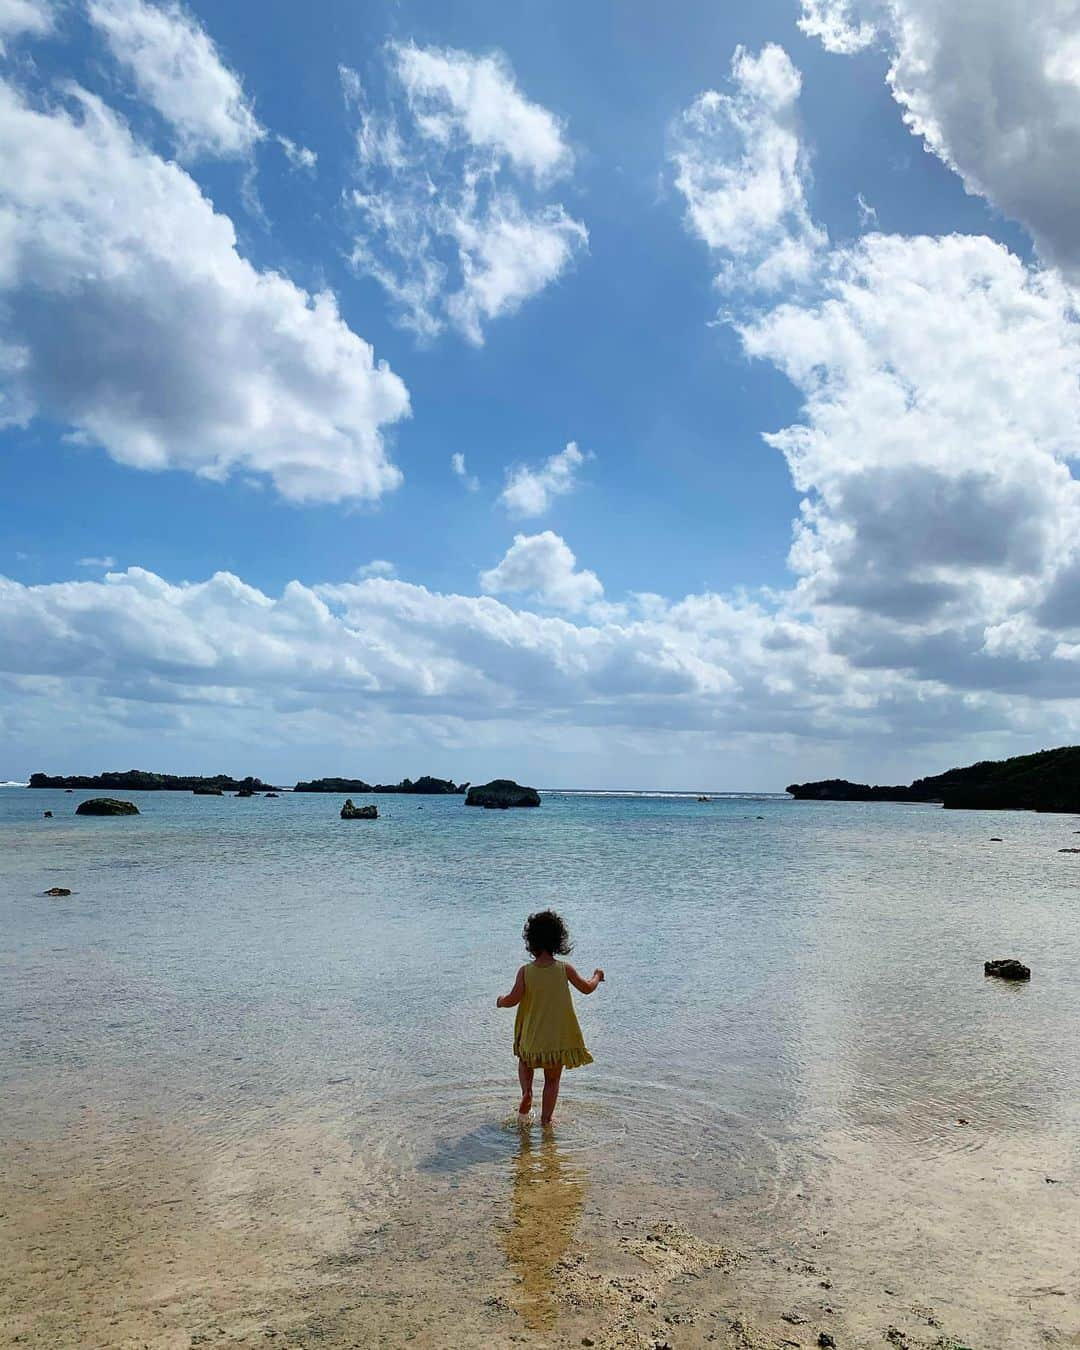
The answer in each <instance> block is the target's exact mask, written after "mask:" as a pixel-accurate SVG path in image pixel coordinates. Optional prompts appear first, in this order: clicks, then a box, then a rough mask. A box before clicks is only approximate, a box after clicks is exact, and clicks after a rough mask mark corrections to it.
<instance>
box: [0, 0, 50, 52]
mask: <svg viewBox="0 0 1080 1350" xmlns="http://www.w3.org/2000/svg"><path fill="white" fill-rule="evenodd" d="M55 21H56V10H55V8H54V6H53V3H52V0H0V53H3V50H4V41H5V39H7V38H15V37H22V35H23V34H24V33H26V34H29V35H30V36H31V37H43V36H44V35H45V34H46V33H48V32H50V31H51V30H52V27H53V24H54V23H55Z"/></svg>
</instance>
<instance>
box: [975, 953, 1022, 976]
mask: <svg viewBox="0 0 1080 1350" xmlns="http://www.w3.org/2000/svg"><path fill="white" fill-rule="evenodd" d="M983 974H984V975H996V976H997V978H998V979H999V980H1030V979H1031V970H1030V969H1029V967H1027V966H1025V965H1024V963H1023V962H1022V961H1017V960H1014V959H1013V958H1012V957H1008V958H1007V959H1005V960H1003V961H984V962H983Z"/></svg>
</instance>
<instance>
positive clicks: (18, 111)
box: [0, 84, 409, 501]
mask: <svg viewBox="0 0 1080 1350" xmlns="http://www.w3.org/2000/svg"><path fill="white" fill-rule="evenodd" d="M68 93H69V96H70V102H71V110H70V111H69V110H68V109H66V108H62V107H57V108H53V109H50V110H48V111H38V110H36V109H35V108H32V107H30V106H29V105H28V104H27V103H26V102H24V100H23V99H22V97H21V96H20V95H19V94H17V93H16V92H15V91H14V90H13V89H12V88H11V87H10V86H7V85H3V84H0V296H2V297H3V300H4V307H3V311H2V314H0V390H2V393H0V422H3V423H7V424H9V425H10V424H12V423H17V424H24V423H26V422H27V421H28V420H29V419H30V418H31V417H32V416H33V415H34V414H35V413H36V412H37V411H38V410H39V409H40V410H41V411H42V412H43V413H45V414H47V415H48V416H50V417H52V418H54V419H55V420H57V421H60V422H63V423H66V424H67V425H69V426H70V427H72V428H74V429H75V430H76V431H77V432H79V433H83V434H84V435H85V436H86V437H88V438H90V439H91V440H92V441H94V442H96V443H98V444H100V445H102V446H104V447H105V449H106V450H108V452H109V454H110V455H112V457H113V458H114V459H117V460H119V461H120V462H122V463H124V464H128V465H132V466H135V467H138V468H143V469H165V468H182V469H189V470H192V471H194V472H196V473H198V474H200V475H202V476H205V477H208V478H215V479H222V478H225V477H226V476H227V475H228V474H229V473H230V472H232V471H234V470H246V471H249V472H253V473H256V474H265V475H267V476H268V477H270V478H271V479H272V480H273V482H274V483H275V485H276V486H277V488H278V490H279V491H280V492H281V493H282V494H283V495H284V496H286V497H289V498H291V499H293V500H295V501H337V500H340V499H342V498H349V497H351V498H368V499H374V498H377V497H379V496H380V495H381V494H382V493H384V492H387V491H389V490H391V489H393V488H394V487H396V486H397V484H398V483H399V482H400V478H401V475H400V473H399V471H398V470H397V469H396V468H395V467H394V466H393V465H392V464H391V463H390V462H389V460H388V458H387V455H386V450H385V446H384V444H383V440H382V436H381V428H382V427H383V426H385V425H387V424H389V423H393V422H395V421H397V420H398V419H399V418H401V417H404V416H406V415H407V414H408V411H409V403H408V394H407V392H406V389H405V386H404V385H403V384H402V382H401V380H400V379H398V377H397V376H396V375H395V374H393V373H392V372H391V371H390V370H389V369H388V368H387V366H386V365H385V363H378V364H377V363H376V362H375V360H374V357H373V354H372V349H371V347H370V346H369V345H368V344H367V343H366V342H364V341H363V340H362V339H361V338H359V337H358V336H357V335H356V334H355V333H353V332H352V331H351V330H350V329H349V328H348V327H347V326H346V324H345V323H344V321H343V320H342V318H341V316H340V314H339V312H338V308H337V304H336V302H335V299H334V297H333V295H331V294H330V293H329V292H323V293H320V294H317V295H309V294H308V293H307V292H306V291H303V290H301V289H300V288H299V287H297V286H295V285H294V284H293V283H292V282H290V281H289V280H288V279H287V278H285V277H284V276H281V275H280V274H278V273H273V272H260V271H258V270H256V269H255V268H254V267H252V266H251V264H250V263H248V262H247V261H246V260H245V259H244V258H242V257H241V256H240V255H239V253H238V252H237V250H236V238H235V232H234V230H233V226H232V223H231V221H230V220H229V219H228V218H227V217H225V216H222V215H219V214H217V213H215V211H214V209H213V207H212V206H211V204H210V202H209V201H207V199H206V198H205V197H204V196H203V195H202V193H201V192H200V190H199V188H198V187H197V185H196V184H195V183H194V182H193V181H192V179H191V178H189V177H188V175H187V174H185V173H184V172H183V171H182V170H181V169H180V168H178V167H177V166H176V165H175V164H168V163H165V162H164V161H163V160H161V159H159V158H158V157H156V156H155V155H153V154H151V153H150V152H149V151H148V150H147V149H146V148H145V147H143V146H141V145H140V144H139V143H138V142H136V141H135V140H134V139H133V138H132V136H131V134H130V132H129V131H128V129H127V128H126V127H125V126H124V125H123V123H122V122H120V121H119V120H118V119H117V118H116V116H115V115H114V114H112V113H111V112H110V111H109V110H108V109H107V108H106V107H105V106H104V105H103V104H102V103H101V102H100V101H99V100H98V99H96V98H94V97H93V96H91V95H89V94H87V93H85V92H84V91H82V90H79V89H77V88H74V87H71V88H69V90H68ZM103 184H107V185H108V191H107V192H105V191H103V190H102V185H103Z"/></svg>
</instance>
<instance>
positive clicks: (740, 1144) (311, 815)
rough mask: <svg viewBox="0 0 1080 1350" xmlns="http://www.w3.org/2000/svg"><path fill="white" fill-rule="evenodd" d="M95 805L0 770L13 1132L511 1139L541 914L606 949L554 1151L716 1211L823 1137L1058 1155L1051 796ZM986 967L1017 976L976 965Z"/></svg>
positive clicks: (401, 1141) (1058, 1022)
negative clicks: (616, 1158)
mask: <svg viewBox="0 0 1080 1350" xmlns="http://www.w3.org/2000/svg"><path fill="white" fill-rule="evenodd" d="M90 795H93V794H91V793H76V794H73V795H69V794H64V793H62V792H52V791H35V792H31V791H29V790H21V789H5V790H2V791H0V916H2V917H0V923H2V927H3V946H2V954H0V1133H3V1134H4V1135H5V1136H7V1137H11V1136H13V1135H14V1136H19V1137H41V1136H47V1135H49V1134H54V1135H57V1136H59V1135H61V1134H62V1132H63V1131H64V1129H65V1128H66V1127H67V1125H69V1124H70V1123H71V1122H72V1121H73V1120H75V1119H76V1118H77V1115H78V1113H79V1112H80V1111H81V1110H83V1109H84V1108H85V1107H86V1106H87V1105H88V1104H90V1105H93V1106H94V1107H96V1108H98V1109H101V1110H104V1111H107V1112H108V1113H109V1115H110V1118H111V1119H113V1120H114V1121H116V1122H118V1123H119V1124H123V1123H124V1122H128V1123H130V1124H132V1126H133V1127H134V1125H135V1124H136V1123H137V1122H139V1121H144V1120H147V1119H153V1120H161V1121H167V1122H171V1121H176V1122H180V1123H183V1124H184V1125H185V1126H187V1127H190V1128H194V1129H197V1130H200V1131H203V1132H205V1133H206V1135H207V1137H215V1136H220V1137H221V1138H235V1137H236V1136H238V1135H243V1134H244V1133H245V1131H247V1130H249V1129H251V1128H253V1126H254V1125H255V1124H256V1123H260V1122H261V1123H264V1124H265V1123H266V1122H268V1121H269V1122H272V1121H276V1120H280V1119H282V1118H283V1117H285V1116H287V1115H288V1114H289V1113H296V1112H301V1113H303V1114H304V1116H305V1118H307V1119H311V1120H319V1121H324V1122H336V1123H337V1124H339V1125H342V1126H343V1127H344V1128H347V1129H348V1130H349V1131H351V1132H352V1133H353V1135H354V1136H357V1135H363V1137H364V1139H365V1140H366V1141H367V1146H368V1147H369V1149H370V1150H371V1151H372V1152H373V1153H376V1154H381V1155H384V1156H388V1157H389V1156H391V1155H392V1157H393V1159H394V1166H395V1168H397V1169H399V1171H400V1172H401V1173H402V1175H404V1174H407V1173H408V1172H409V1171H410V1169H411V1170H415V1171H422V1170H424V1169H428V1170H431V1169H435V1170H440V1169H441V1170H443V1171H447V1170H451V1171H452V1170H453V1169H455V1168H462V1167H467V1166H470V1165H471V1164H472V1163H474V1162H477V1161H478V1160H479V1161H482V1160H483V1159H484V1158H485V1157H486V1156H487V1155H488V1154H489V1153H496V1154H499V1153H500V1152H505V1150H506V1149H507V1148H508V1147H509V1145H508V1144H507V1143H506V1134H505V1131H504V1130H503V1128H502V1123H503V1119H504V1117H505V1113H506V1111H507V1109H512V1107H513V1100H514V1098H513V1092H514V1061H513V1060H512V1058H511V1054H510V1040H511V1024H512V1018H513V1015H512V1014H511V1013H504V1012H500V1011H497V1010H496V1009H495V1007H494V1001H495V996H496V994H498V993H499V992H502V991H504V990H505V989H507V988H509V986H510V983H511V981H512V978H513V974H514V971H515V969H516V967H517V965H518V964H519V963H520V961H521V959H522V955H523V953H522V948H521V942H520V930H521V924H522V921H523V919H524V917H525V915H526V914H527V913H528V912H529V911H530V910H534V909H538V908H542V907H545V906H548V905H552V906H555V907H557V908H558V909H560V910H561V911H562V912H563V913H564V914H565V915H566V917H567V919H568V921H569V923H570V925H571V928H572V931H573V936H574V939H575V942H576V948H575V953H574V957H573V959H574V960H575V961H576V962H578V963H579V964H580V966H581V967H582V968H584V969H586V970H591V969H592V968H593V966H594V965H602V966H603V967H604V968H605V970H606V971H607V983H606V985H604V986H603V987H602V988H601V990H600V991H599V992H598V993H597V994H596V995H594V996H593V997H592V998H591V999H588V1000H585V999H579V1001H578V1002H579V1016H580V1019H581V1021H582V1025H583V1028H584V1030H585V1033H586V1038H587V1041H588V1043H589V1046H590V1048H591V1050H592V1052H593V1054H594V1056H595V1060H596V1063H595V1065H594V1066H592V1067H590V1068H587V1069H584V1070H581V1071H579V1072H577V1073H573V1074H568V1075H567V1077H566V1087H565V1090H564V1097H565V1104H564V1108H563V1134H562V1138H561V1143H562V1146H563V1147H564V1148H566V1149H568V1150H574V1149H579V1150H582V1151H588V1150H592V1151H594V1152H596V1153H598V1154H601V1155H604V1156H607V1155H609V1154H610V1153H611V1152H612V1150H613V1149H617V1151H618V1152H619V1154H620V1156H621V1157H622V1158H624V1159H625V1158H633V1159H639V1160H642V1161H644V1160H648V1164H649V1166H650V1168H651V1169H653V1170H654V1171H656V1172H658V1174H659V1175H664V1174H665V1171H667V1172H670V1174H671V1176H672V1177H678V1178H680V1179H683V1180H687V1179H689V1180H690V1181H692V1182H694V1183H695V1184H698V1185H700V1186H701V1187H704V1188H707V1189H708V1190H709V1191H710V1192H712V1193H715V1194H716V1196H717V1197H718V1198H720V1199H722V1198H723V1196H724V1195H725V1194H733V1193H735V1192H740V1193H744V1194H745V1193H754V1191H755V1189H757V1190H760V1192H761V1194H762V1195H763V1196H767V1195H768V1194H770V1193H771V1192H770V1187H775V1186H776V1184H777V1178H780V1177H790V1176H792V1175H796V1174H798V1173H799V1172H800V1170H803V1169H805V1168H806V1167H809V1166H810V1165H812V1160H813V1158H814V1157H815V1156H816V1150H817V1149H818V1148H819V1146H820V1140H821V1139H822V1138H823V1137H824V1136H825V1135H826V1134H828V1135H829V1136H830V1137H831V1138H833V1139H835V1138H836V1137H838V1136H839V1137H846V1138H848V1139H850V1140H851V1141H852V1142H853V1143H855V1144H860V1145H867V1146H869V1147H871V1148H873V1149H874V1150H875V1151H876V1152H878V1153H879V1154H880V1156H881V1157H882V1158H883V1159H885V1160H888V1159H889V1158H892V1157H895V1158H897V1159H899V1158H901V1157H902V1158H904V1159H906V1160H908V1162H909V1163H910V1160H911V1159H912V1158H915V1159H916V1160H917V1159H918V1158H919V1157H923V1156H925V1158H926V1159H928V1160H931V1159H934V1158H939V1157H941V1156H942V1155H944V1154H947V1153H948V1152H949V1151H950V1150H953V1149H958V1148H983V1149H990V1150H991V1151H993V1150H995V1149H997V1150H999V1151H1000V1152H1001V1154H1002V1156H1004V1155H1005V1153H1006V1152H1007V1151H1008V1149H1009V1148H1010V1147H1012V1146H1013V1145H1015V1144H1016V1143H1017V1141H1023V1144H1024V1147H1026V1148H1029V1149H1030V1148H1031V1147H1032V1146H1033V1145H1032V1141H1033V1140H1035V1141H1036V1143H1037V1147H1038V1149H1039V1150H1041V1152H1040V1154H1039V1156H1040V1157H1041V1156H1046V1157H1047V1158H1051V1159H1055V1160H1056V1163H1055V1165H1057V1166H1058V1168H1059V1170H1063V1171H1067V1170H1068V1169H1070V1168H1074V1166H1075V1158H1074V1143H1073V1141H1074V1140H1075V1138H1076V1130H1077V1125H1078V1123H1080V1114H1078V1103H1080V1041H1078V1038H1077V1034H1076V1033H1077V1029H1078V1017H1077V1012H1076V1005H1075V997H1074V995H1075V978H1076V970H1077V969H1078V967H1080V922H1078V910H1080V856H1072V855H1066V854H1059V853H1058V852H1057V849H1058V848H1059V847H1062V846H1068V845H1071V844H1072V843H1074V842H1075V841H1076V836H1075V835H1074V833H1073V831H1074V829H1080V820H1073V819H1072V818H1070V817H1053V816H1034V815H1020V814H1007V813H1003V814H976V813H963V812H945V811H942V810H940V809H938V808H935V807H922V806H893V805H885V804H812V803H796V802H792V801H789V800H788V799H786V798H753V797H746V798H729V799H724V800H714V801H712V802H711V803H709V804H700V803H698V802H696V801H695V800H694V799H693V798H692V797H690V798H681V797H675V796H638V797H624V796H597V795H580V796H579V795H569V794H558V793H554V794H549V795H547V796H546V797H545V800H544V804H543V806H542V807H541V808H540V809H539V810H533V811H511V812H486V811H480V810H470V809H466V808H465V807H464V806H463V804H462V801H461V799H459V798H426V799H415V798H404V797H383V798H381V799H380V801H379V806H380V811H381V812H382V818H381V819H380V820H379V821H378V822H375V823H371V822H364V821H356V822H343V821H341V820H340V819H339V818H338V810H339V807H340V800H339V799H338V798H337V797H334V796H322V795H297V796H290V795H285V796H282V797H281V798H279V799H277V800H272V799H270V800H268V799H266V798H262V797H259V798H254V799H252V800H237V799H235V798H232V797H223V798H214V797H194V796H190V795H187V794H178V793H147V794H137V795H135V796H133V797H132V800H135V801H136V802H137V804H138V806H139V808H140V810H141V812H142V814H141V815H140V816H139V817H137V818H127V819H104V820H101V819H92V818H77V817H75V816H74V814H73V812H74V808H75V805H76V803H77V802H78V801H79V800H81V799H82V798H83V797H85V796H90ZM46 809H51V810H53V811H54V812H55V818H54V819H52V820H44V819H43V818H42V812H43V811H44V810H46ZM991 835H1001V836H1002V837H1003V842H1002V843H990V842H988V841H989V836H991ZM54 885H63V886H68V887H70V888H71V889H72V891H73V892H74V894H73V895H72V896H71V897H70V898H69V899H61V900H55V899H44V898H42V897H41V892H43V891H44V890H45V889H46V888H48V887H50V886H54ZM1007 955H1017V956H1020V957H1022V958H1023V959H1024V960H1025V961H1027V962H1028V963H1029V964H1030V965H1031V966H1032V967H1033V969H1034V972H1035V976H1034V979H1033V980H1032V981H1031V983H1030V985H1026V986H1010V985H1004V984H1001V983H999V982H996V981H988V980H985V979H984V977H983V975H982V962H983V960H984V959H985V958H987V957H994V956H1007ZM957 1117H965V1118H970V1119H971V1120H972V1122H973V1126H972V1129H971V1130H970V1131H968V1132H961V1133H959V1134H958V1132H957V1128H956V1119H957Z"/></svg>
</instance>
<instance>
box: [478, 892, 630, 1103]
mask: <svg viewBox="0 0 1080 1350" xmlns="http://www.w3.org/2000/svg"><path fill="white" fill-rule="evenodd" d="M522 936H523V937H524V939H525V946H526V947H527V948H528V949H529V951H530V952H531V953H532V958H533V959H532V961H531V962H530V963H529V964H528V965H527V966H522V967H521V969H520V970H519V971H518V973H517V979H515V981H514V987H513V989H511V990H510V992H509V993H508V994H502V995H500V996H499V998H497V999H496V1000H495V1006H496V1007H497V1008H515V1007H516V1008H517V1018H516V1020H515V1022H514V1054H515V1055H517V1057H518V1082H519V1083H520V1084H521V1105H520V1106H519V1107H518V1116H519V1117H525V1116H527V1115H528V1114H529V1112H530V1111H531V1110H532V1089H533V1073H534V1071H535V1070H536V1069H537V1068H538V1067H541V1068H543V1070H544V1107H543V1111H542V1113H541V1115H540V1124H541V1125H550V1124H551V1117H552V1115H553V1114H554V1111H555V1102H556V1100H557V1099H558V1096H559V1080H560V1079H561V1077H562V1071H563V1069H577V1068H579V1067H580V1066H581V1065H582V1064H591V1063H592V1055H590V1054H589V1052H588V1050H586V1049H585V1040H584V1038H583V1037H582V1034H581V1028H580V1027H579V1026H578V1020H577V1014H576V1013H575V1012H574V1002H573V999H572V998H571V997H570V985H571V984H572V985H573V986H574V988H575V989H578V990H580V991H581V993H583V994H591V993H592V992H593V990H594V989H596V987H597V986H598V985H599V984H600V983H601V981H602V980H603V978H604V972H603V971H602V970H594V971H593V974H592V979H591V980H583V979H582V978H581V976H580V975H579V974H578V973H577V971H576V970H575V969H574V967H573V966H572V965H570V963H569V962H568V961H556V960H555V953H556V952H558V953H559V955H560V956H565V955H566V954H567V953H568V952H569V951H570V934H569V933H568V932H567V931H566V924H565V923H563V921H562V919H561V918H560V917H559V916H558V914H556V913H555V912H554V910H550V909H545V910H542V911H541V912H540V913H539V914H530V915H529V917H528V918H527V919H526V920H525V928H524V930H523V933H522Z"/></svg>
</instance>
